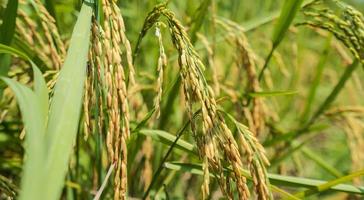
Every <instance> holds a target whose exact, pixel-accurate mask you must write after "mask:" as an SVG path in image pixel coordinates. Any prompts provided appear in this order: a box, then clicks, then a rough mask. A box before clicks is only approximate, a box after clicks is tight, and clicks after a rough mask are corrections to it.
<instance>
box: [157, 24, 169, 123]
mask: <svg viewBox="0 0 364 200" xmlns="http://www.w3.org/2000/svg"><path fill="white" fill-rule="evenodd" d="M155 35H156V37H157V38H158V44H159V58H158V66H157V73H158V75H157V85H156V91H157V95H156V97H155V98H154V109H155V113H156V117H157V118H159V116H160V103H161V100H162V93H163V71H164V70H163V69H164V68H166V66H167V56H166V54H165V52H164V47H163V39H162V33H161V30H160V24H159V23H156V30H155Z"/></svg>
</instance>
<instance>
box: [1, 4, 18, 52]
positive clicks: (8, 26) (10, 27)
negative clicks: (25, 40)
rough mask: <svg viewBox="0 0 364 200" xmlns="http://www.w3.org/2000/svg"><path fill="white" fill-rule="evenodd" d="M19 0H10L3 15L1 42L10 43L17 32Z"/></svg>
mask: <svg viewBox="0 0 364 200" xmlns="http://www.w3.org/2000/svg"><path fill="white" fill-rule="evenodd" d="M17 10H18V0H11V1H8V3H7V5H6V8H5V12H4V15H3V23H2V25H1V26H0V43H3V44H6V45H10V44H11V40H12V39H13V36H14V33H15V21H16V17H17Z"/></svg>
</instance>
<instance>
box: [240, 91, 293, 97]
mask: <svg viewBox="0 0 364 200" xmlns="http://www.w3.org/2000/svg"><path fill="white" fill-rule="evenodd" d="M297 93H298V92H297V91H272V92H264V91H263V92H249V93H248V94H247V95H248V96H250V97H276V96H286V95H295V94H297Z"/></svg>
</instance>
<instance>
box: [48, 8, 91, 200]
mask: <svg viewBox="0 0 364 200" xmlns="http://www.w3.org/2000/svg"><path fill="white" fill-rule="evenodd" d="M91 16H92V7H91V5H87V4H86V3H84V4H83V5H82V8H81V11H80V15H79V17H78V20H77V22H76V25H75V28H74V31H73V34H72V38H71V42H70V48H69V50H68V54H67V57H66V59H65V63H64V66H63V68H62V70H61V71H60V74H59V77H58V80H57V83H56V86H55V91H54V96H53V100H52V104H51V108H50V115H49V121H48V128H47V133H46V140H47V141H46V142H47V149H48V157H47V163H46V173H47V176H48V177H49V179H48V180H47V181H48V183H49V184H48V187H47V190H45V191H44V193H45V199H57V198H59V196H60V194H61V191H62V185H63V182H64V177H65V174H66V171H67V166H68V160H69V156H70V154H71V151H72V144H73V142H74V140H75V139H76V133H77V127H78V121H79V115H80V110H81V103H82V97H83V87H84V81H85V77H86V65H87V52H88V48H89V40H90V29H91Z"/></svg>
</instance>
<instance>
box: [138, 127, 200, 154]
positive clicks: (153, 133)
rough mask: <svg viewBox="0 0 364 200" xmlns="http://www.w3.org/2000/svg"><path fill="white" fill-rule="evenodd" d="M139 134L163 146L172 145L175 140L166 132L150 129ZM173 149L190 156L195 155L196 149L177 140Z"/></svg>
mask: <svg viewBox="0 0 364 200" xmlns="http://www.w3.org/2000/svg"><path fill="white" fill-rule="evenodd" d="M139 133H141V134H143V135H145V136H150V137H151V138H152V139H153V140H155V141H157V142H161V143H163V144H167V145H172V144H173V143H174V141H175V139H176V136H175V135H172V134H170V133H168V132H166V131H162V130H151V129H149V130H148V129H143V130H140V131H139ZM175 147H176V148H178V149H180V150H182V151H185V152H188V153H191V154H196V149H195V147H194V146H193V145H192V144H190V143H188V142H186V141H184V140H178V141H177V143H176V144H175Z"/></svg>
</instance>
